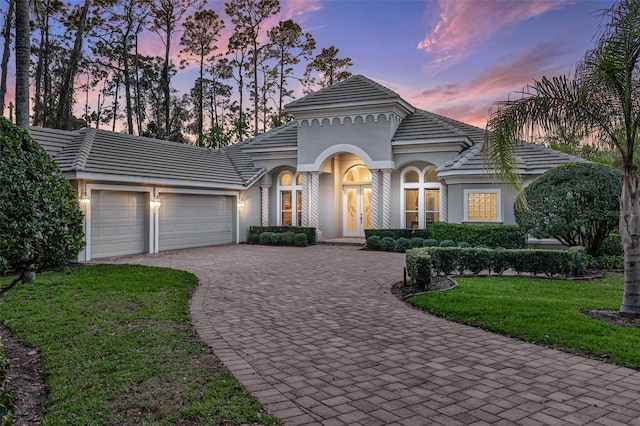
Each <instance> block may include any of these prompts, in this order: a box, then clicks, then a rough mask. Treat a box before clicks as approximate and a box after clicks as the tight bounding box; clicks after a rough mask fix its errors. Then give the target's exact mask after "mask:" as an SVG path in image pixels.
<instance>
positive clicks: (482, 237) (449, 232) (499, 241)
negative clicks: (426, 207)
mask: <svg viewBox="0 0 640 426" xmlns="http://www.w3.org/2000/svg"><path fill="white" fill-rule="evenodd" d="M427 230H428V231H429V238H433V239H435V240H437V241H443V240H453V241H466V242H468V243H469V244H471V245H472V246H474V247H478V246H487V247H490V248H495V247H504V248H524V246H525V243H526V237H527V235H526V232H524V231H523V230H522V229H520V227H518V226H515V225H472V224H464V223H446V222H435V223H430V224H429V225H428V226H427Z"/></svg>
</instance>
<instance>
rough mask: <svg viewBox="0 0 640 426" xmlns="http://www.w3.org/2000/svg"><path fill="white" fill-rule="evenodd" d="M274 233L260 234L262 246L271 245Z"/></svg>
mask: <svg viewBox="0 0 640 426" xmlns="http://www.w3.org/2000/svg"><path fill="white" fill-rule="evenodd" d="M272 236H273V232H263V233H261V234H260V244H271V237H272Z"/></svg>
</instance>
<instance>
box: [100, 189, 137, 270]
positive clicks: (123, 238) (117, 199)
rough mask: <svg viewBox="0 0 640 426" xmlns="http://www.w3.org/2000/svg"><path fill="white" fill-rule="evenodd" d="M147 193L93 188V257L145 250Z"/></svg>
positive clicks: (120, 254)
mask: <svg viewBox="0 0 640 426" xmlns="http://www.w3.org/2000/svg"><path fill="white" fill-rule="evenodd" d="M144 201H145V194H143V193H138V192H123V191H93V192H92V194H91V257H95V258H99V257H106V256H122V255H126V254H136V253H143V252H144V249H145V245H144V235H145V224H146V212H145V202H144Z"/></svg>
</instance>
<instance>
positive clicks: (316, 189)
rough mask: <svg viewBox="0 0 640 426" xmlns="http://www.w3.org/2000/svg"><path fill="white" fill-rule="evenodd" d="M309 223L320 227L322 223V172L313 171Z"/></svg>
mask: <svg viewBox="0 0 640 426" xmlns="http://www.w3.org/2000/svg"><path fill="white" fill-rule="evenodd" d="M309 210H310V220H309V225H310V226H313V227H314V228H316V229H318V225H319V223H320V172H311V199H310V200H309Z"/></svg>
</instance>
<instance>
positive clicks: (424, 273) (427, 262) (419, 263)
mask: <svg viewBox="0 0 640 426" xmlns="http://www.w3.org/2000/svg"><path fill="white" fill-rule="evenodd" d="M405 262H406V265H407V274H408V275H409V277H410V278H411V282H412V283H413V285H414V286H415V287H416V288H418V289H419V290H428V289H429V285H430V284H431V274H432V272H431V256H430V255H429V253H428V252H427V251H425V250H424V249H411V250H409V251H407V257H406V261H405Z"/></svg>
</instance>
